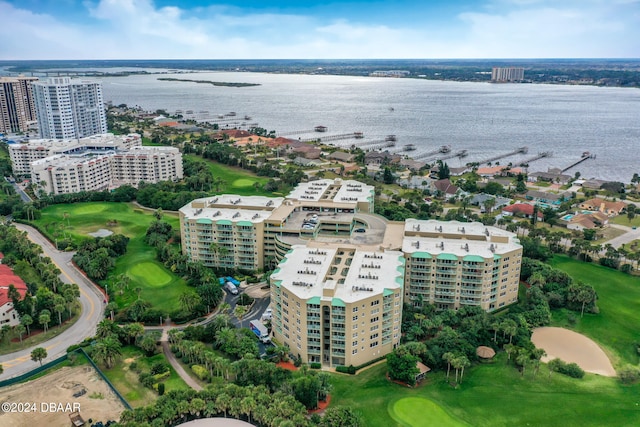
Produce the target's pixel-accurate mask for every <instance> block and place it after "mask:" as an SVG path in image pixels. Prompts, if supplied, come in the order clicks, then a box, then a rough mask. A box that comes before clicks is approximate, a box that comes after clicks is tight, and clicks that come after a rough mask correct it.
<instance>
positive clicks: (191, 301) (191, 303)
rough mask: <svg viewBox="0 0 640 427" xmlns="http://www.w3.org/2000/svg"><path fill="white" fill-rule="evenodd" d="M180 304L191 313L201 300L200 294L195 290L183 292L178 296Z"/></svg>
mask: <svg viewBox="0 0 640 427" xmlns="http://www.w3.org/2000/svg"><path fill="white" fill-rule="evenodd" d="M179 301H180V305H181V306H182V308H183V310H185V311H187V312H189V313H192V312H193V310H194V309H195V308H196V307H197V306H198V305H199V304H200V303H201V302H202V300H201V298H200V296H199V295H198V294H196V293H195V292H183V293H182V294H181V295H180V297H179Z"/></svg>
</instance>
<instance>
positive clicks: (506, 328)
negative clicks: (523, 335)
mask: <svg viewBox="0 0 640 427" xmlns="http://www.w3.org/2000/svg"><path fill="white" fill-rule="evenodd" d="M501 327H502V331H503V332H504V333H505V334H509V344H511V342H512V341H513V336H514V335H515V334H516V332H518V324H517V323H516V322H515V321H514V320H511V319H505V320H504V321H503V322H502V323H501Z"/></svg>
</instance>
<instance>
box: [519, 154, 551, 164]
mask: <svg viewBox="0 0 640 427" xmlns="http://www.w3.org/2000/svg"><path fill="white" fill-rule="evenodd" d="M552 155H553V153H552V152H551V151H543V152H542V153H538V155H536V156H534V157H530V158H528V159H525V160H523V161H521V162H520V164H519V165H518V166H527V165H529V163H533V162H535V161H536V160H540V159H544V158H545V157H551V156H552Z"/></svg>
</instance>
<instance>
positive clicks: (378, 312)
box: [271, 245, 404, 366]
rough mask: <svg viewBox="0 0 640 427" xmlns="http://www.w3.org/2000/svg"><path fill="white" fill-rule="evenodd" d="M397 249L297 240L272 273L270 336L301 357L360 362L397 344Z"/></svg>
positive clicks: (327, 361)
mask: <svg viewBox="0 0 640 427" xmlns="http://www.w3.org/2000/svg"><path fill="white" fill-rule="evenodd" d="M403 278H404V257H403V254H402V252H399V251H375V252H374V251H366V250H359V249H358V248H355V247H353V246H349V247H341V246H336V247H329V248H324V247H322V248H320V247H311V246H305V245H296V246H294V248H293V249H292V250H291V251H290V252H289V253H287V254H286V255H285V257H284V258H283V259H282V261H281V262H280V264H279V265H278V268H277V269H276V270H275V271H274V273H273V274H272V276H271V303H272V304H271V305H272V307H273V317H272V321H271V324H272V327H273V334H274V337H275V339H276V340H278V342H280V343H282V344H284V345H287V346H289V348H290V349H291V352H292V353H293V354H296V355H299V356H300V357H301V359H302V361H303V362H305V363H308V362H318V363H322V364H324V365H328V366H339V365H342V366H349V365H353V366H358V365H361V364H363V363H366V362H368V361H370V360H373V359H376V358H379V357H381V356H384V355H386V354H388V353H390V352H391V351H393V349H394V348H395V346H396V345H398V344H399V342H400V324H401V321H402V283H403Z"/></svg>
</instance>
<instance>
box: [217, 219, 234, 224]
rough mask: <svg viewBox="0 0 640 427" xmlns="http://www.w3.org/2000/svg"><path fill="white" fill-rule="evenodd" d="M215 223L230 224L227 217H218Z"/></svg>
mask: <svg viewBox="0 0 640 427" xmlns="http://www.w3.org/2000/svg"><path fill="white" fill-rule="evenodd" d="M216 224H218V225H231V221H230V220H228V219H219V220H218V221H216Z"/></svg>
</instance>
